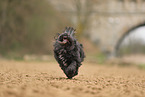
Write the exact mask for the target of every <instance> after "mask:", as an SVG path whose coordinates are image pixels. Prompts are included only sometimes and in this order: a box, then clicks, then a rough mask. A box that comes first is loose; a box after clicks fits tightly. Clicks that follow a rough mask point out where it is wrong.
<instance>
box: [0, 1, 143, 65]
mask: <svg viewBox="0 0 145 97" xmlns="http://www.w3.org/2000/svg"><path fill="white" fill-rule="evenodd" d="M144 5H145V0H0V58H1V59H3V58H6V59H16V60H33V59H39V60H54V59H53V58H52V57H53V43H54V37H55V36H56V35H57V33H62V31H63V30H64V28H65V27H66V26H71V27H74V28H75V29H76V31H77V33H76V37H77V39H78V40H79V41H80V43H82V44H83V45H84V50H85V52H86V61H89V62H97V63H100V64H101V63H104V62H109V63H111V64H113V63H115V64H116V63H118V62H119V64H130V63H135V64H137V65H140V66H143V67H145V60H144V59H145V6H144ZM108 60H109V61H108Z"/></svg>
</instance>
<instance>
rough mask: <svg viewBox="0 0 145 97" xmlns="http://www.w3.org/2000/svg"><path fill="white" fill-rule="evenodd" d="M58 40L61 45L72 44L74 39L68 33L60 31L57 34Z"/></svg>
mask: <svg viewBox="0 0 145 97" xmlns="http://www.w3.org/2000/svg"><path fill="white" fill-rule="evenodd" d="M57 40H58V42H59V43H60V44H61V45H72V43H73V41H74V39H73V37H71V36H70V35H69V34H68V33H62V34H60V35H59V36H58V39H57Z"/></svg>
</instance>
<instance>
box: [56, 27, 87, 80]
mask: <svg viewBox="0 0 145 97" xmlns="http://www.w3.org/2000/svg"><path fill="white" fill-rule="evenodd" d="M74 34H75V30H74V29H73V28H71V27H66V29H65V31H64V32H63V33H62V34H59V35H58V37H57V39H56V42H55V44H54V57H55V59H56V61H57V62H58V63H59V66H60V67H61V69H62V70H63V72H64V73H65V75H66V76H67V77H68V78H69V79H71V78H72V77H74V76H75V75H77V74H78V69H79V67H80V66H81V62H82V61H83V60H84V57H85V55H84V51H83V46H82V44H80V43H79V42H78V41H77V40H76V39H75V37H74Z"/></svg>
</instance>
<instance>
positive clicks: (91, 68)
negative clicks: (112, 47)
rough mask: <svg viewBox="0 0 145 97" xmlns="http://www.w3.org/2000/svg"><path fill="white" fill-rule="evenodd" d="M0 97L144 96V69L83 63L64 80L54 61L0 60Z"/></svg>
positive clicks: (64, 77)
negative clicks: (77, 73)
mask: <svg viewBox="0 0 145 97" xmlns="http://www.w3.org/2000/svg"><path fill="white" fill-rule="evenodd" d="M0 97H145V70H140V69H138V68H135V67H118V66H106V65H103V66H102V65H97V64H95V63H87V62H86V63H85V62H84V63H83V65H82V66H81V68H80V70H79V75H78V76H76V77H75V78H73V79H67V78H66V76H65V75H64V74H63V72H62V71H61V69H60V68H59V66H58V64H57V63H56V62H41V61H40V62H35V61H8V60H1V61H0Z"/></svg>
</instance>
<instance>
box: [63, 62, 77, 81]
mask: <svg viewBox="0 0 145 97" xmlns="http://www.w3.org/2000/svg"><path fill="white" fill-rule="evenodd" d="M76 71H78V68H77V64H76V61H73V62H72V63H71V64H70V65H69V66H68V67H67V68H66V70H65V74H66V76H67V77H68V78H69V79H71V78H72V77H74V76H75V75H77V74H76Z"/></svg>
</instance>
